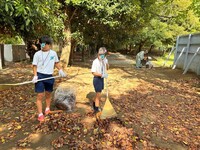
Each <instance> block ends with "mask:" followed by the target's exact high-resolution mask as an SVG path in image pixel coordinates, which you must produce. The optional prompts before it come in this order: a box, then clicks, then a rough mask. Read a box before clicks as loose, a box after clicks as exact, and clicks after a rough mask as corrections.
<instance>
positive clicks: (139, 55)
mask: <svg viewBox="0 0 200 150" xmlns="http://www.w3.org/2000/svg"><path fill="white" fill-rule="evenodd" d="M147 53H148V51H147V50H146V51H140V52H139V53H137V55H136V68H142V62H141V61H142V60H143V59H144V55H145V54H147Z"/></svg>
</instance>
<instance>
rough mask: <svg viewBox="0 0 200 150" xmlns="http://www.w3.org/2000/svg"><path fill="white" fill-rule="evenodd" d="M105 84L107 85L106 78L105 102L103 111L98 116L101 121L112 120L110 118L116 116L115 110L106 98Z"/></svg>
mask: <svg viewBox="0 0 200 150" xmlns="http://www.w3.org/2000/svg"><path fill="white" fill-rule="evenodd" d="M107 84H108V83H107V78H106V102H105V105H104V107H103V110H102V113H101V116H100V118H101V119H106V118H112V117H116V116H117V113H116V112H115V110H114V108H113V106H112V104H111V103H110V100H109V98H108V85H107Z"/></svg>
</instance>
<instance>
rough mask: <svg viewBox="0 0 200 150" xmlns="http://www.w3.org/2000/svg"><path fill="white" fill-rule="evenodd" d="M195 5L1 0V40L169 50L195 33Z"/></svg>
mask: <svg viewBox="0 0 200 150" xmlns="http://www.w3.org/2000/svg"><path fill="white" fill-rule="evenodd" d="M199 5H200V1H199V0H127V1H123V0H112V1H110V0H104V1H100V0H46V1H40V0H12V1H11V0H2V2H1V3H0V34H1V35H4V37H5V36H12V37H16V36H19V37H22V38H23V39H24V40H27V39H30V38H35V37H38V36H40V35H42V34H48V35H50V36H52V37H53V38H54V40H57V39H58V38H59V39H63V40H64V41H65V43H69V41H74V43H81V44H83V45H84V44H85V45H96V47H98V46H100V45H104V46H107V47H109V48H111V49H119V48H122V47H123V46H125V45H135V46H139V47H140V48H141V47H142V46H144V45H146V46H150V45H154V46H158V47H161V46H163V47H170V46H172V45H174V40H175V39H176V36H177V35H180V34H188V33H195V32H198V31H199V29H200V21H199V15H200V11H199V9H198V8H199V7H198V6H199ZM67 31H68V32H67ZM69 31H70V32H69ZM66 37H68V38H66ZM69 37H70V38H69ZM1 42H2V40H1ZM70 46H72V45H70Z"/></svg>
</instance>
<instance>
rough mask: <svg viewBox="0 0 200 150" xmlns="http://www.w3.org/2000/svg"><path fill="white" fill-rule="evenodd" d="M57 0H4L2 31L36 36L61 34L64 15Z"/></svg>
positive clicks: (0, 8)
mask: <svg viewBox="0 0 200 150" xmlns="http://www.w3.org/2000/svg"><path fill="white" fill-rule="evenodd" d="M58 8H59V3H58V2H57V1H56V0H46V1H41V0H29V1H28V0H12V1H10V0H3V1H1V3H0V29H1V33H7V34H13V35H16V34H18V35H20V36H22V37H23V38H34V37H38V36H39V35H41V34H49V35H53V36H59V35H60V34H61V31H62V29H63V23H62V17H63V16H62V15H60V14H59V11H58Z"/></svg>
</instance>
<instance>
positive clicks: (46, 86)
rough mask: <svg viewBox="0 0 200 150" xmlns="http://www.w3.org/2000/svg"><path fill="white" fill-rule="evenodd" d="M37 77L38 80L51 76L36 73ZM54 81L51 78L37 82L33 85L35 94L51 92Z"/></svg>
mask: <svg viewBox="0 0 200 150" xmlns="http://www.w3.org/2000/svg"><path fill="white" fill-rule="evenodd" d="M37 76H38V79H43V78H49V77H52V75H49V74H42V73H39V72H37ZM54 81H55V80H54V78H53V79H48V80H43V81H39V82H37V83H35V92H37V93H43V92H44V91H48V92H52V91H53V85H54Z"/></svg>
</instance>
